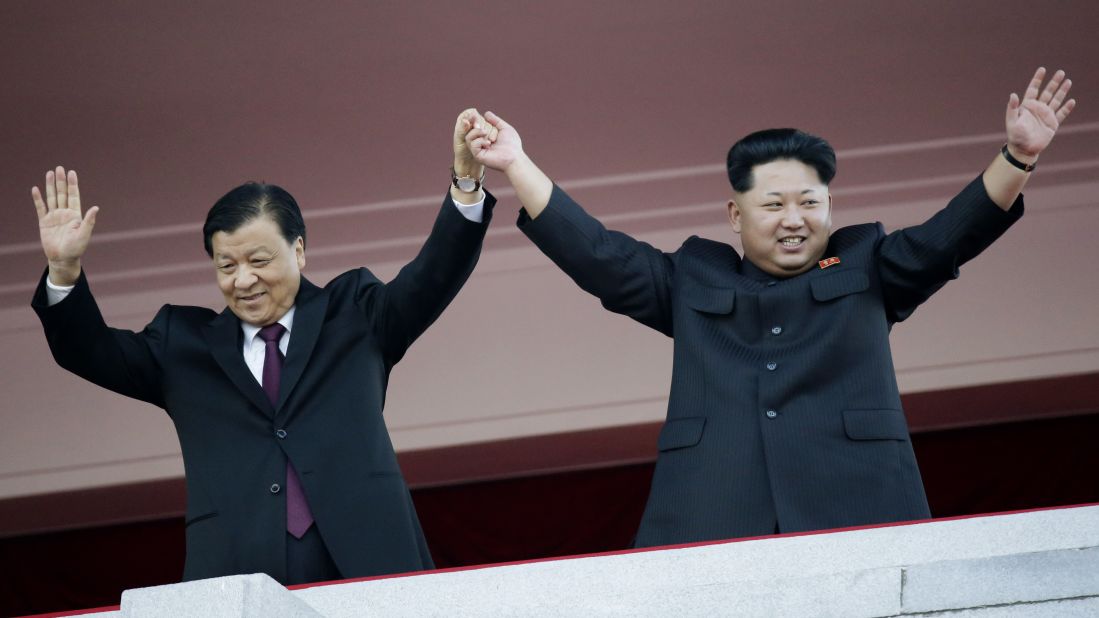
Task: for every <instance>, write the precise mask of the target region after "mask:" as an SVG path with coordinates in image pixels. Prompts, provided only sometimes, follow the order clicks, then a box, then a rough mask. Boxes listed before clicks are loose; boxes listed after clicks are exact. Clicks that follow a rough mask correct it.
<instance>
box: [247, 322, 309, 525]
mask: <svg viewBox="0 0 1099 618" xmlns="http://www.w3.org/2000/svg"><path fill="white" fill-rule="evenodd" d="M285 332H286V327H284V326H283V325H282V324H279V323H277V322H276V323H275V324H270V325H268V326H264V327H263V328H261V329H259V336H260V339H263V341H264V343H266V344H267V349H266V350H265V351H264V353H263V392H265V393H267V398H268V399H270V400H271V405H273V406H274V405H278V401H279V380H280V379H281V378H282V351H281V350H279V339H282V334H283V333H285ZM311 525H313V513H312V512H311V511H310V510H309V503H308V502H306V501H305V492H304V491H302V489H301V482H300V481H299V480H298V473H297V471H296V470H294V464H292V463H290V459H287V460H286V529H287V530H288V531H289V532H290V534H292V535H294V537H295V538H299V539H300V538H301V537H302V535H303V534H305V531H306V530H308V529H309V526H311Z"/></svg>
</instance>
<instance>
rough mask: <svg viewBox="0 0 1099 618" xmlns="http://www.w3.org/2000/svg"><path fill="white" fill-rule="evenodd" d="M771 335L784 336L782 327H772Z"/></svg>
mask: <svg viewBox="0 0 1099 618" xmlns="http://www.w3.org/2000/svg"><path fill="white" fill-rule="evenodd" d="M771 334H772V335H781V334H782V327H781V326H774V327H772V328H771Z"/></svg>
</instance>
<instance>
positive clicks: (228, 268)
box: [218, 264, 233, 273]
mask: <svg viewBox="0 0 1099 618" xmlns="http://www.w3.org/2000/svg"><path fill="white" fill-rule="evenodd" d="M218 270H219V271H221V272H223V273H229V272H233V265H232V264H219V265H218Z"/></svg>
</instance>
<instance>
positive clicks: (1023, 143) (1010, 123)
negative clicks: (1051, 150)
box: [1007, 67, 1076, 163]
mask: <svg viewBox="0 0 1099 618" xmlns="http://www.w3.org/2000/svg"><path fill="white" fill-rule="evenodd" d="M1045 78H1046V69H1045V68H1044V67H1040V68H1039V69H1038V70H1037V71H1035V72H1034V77H1033V78H1031V80H1030V85H1029V86H1027V89H1026V93H1025V94H1024V95H1023V100H1022V101H1020V100H1019V96H1018V95H1016V94H1015V93H1014V92H1013V93H1011V97H1010V99H1009V100H1008V102H1007V147H1008V150H1009V151H1010V152H1011V154H1012V156H1014V157H1015V158H1017V159H1019V160H1020V161H1023V162H1025V163H1033V162H1034V161H1036V160H1037V159H1038V155H1040V154H1041V153H1042V151H1043V150H1045V149H1046V147H1047V146H1049V143H1050V142H1051V141H1053V136H1054V135H1055V134H1056V133H1057V128H1058V127H1060V126H1061V123H1062V122H1064V121H1065V118H1068V115H1069V113H1070V112H1072V109H1073V108H1074V107H1076V99H1068V100H1067V101H1066V100H1065V97H1066V96H1068V91H1069V89H1070V88H1072V80H1070V79H1066V78H1065V72H1064V71H1057V72H1056V73H1054V74H1053V77H1052V78H1051V79H1050V80H1049V83H1048V84H1046V87H1045V89H1043V88H1042V82H1043V81H1044V80H1045Z"/></svg>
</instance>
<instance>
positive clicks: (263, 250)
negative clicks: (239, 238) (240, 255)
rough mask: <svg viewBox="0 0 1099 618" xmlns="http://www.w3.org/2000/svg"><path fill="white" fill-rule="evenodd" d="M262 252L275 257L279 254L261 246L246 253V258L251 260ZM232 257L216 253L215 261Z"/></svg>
mask: <svg viewBox="0 0 1099 618" xmlns="http://www.w3.org/2000/svg"><path fill="white" fill-rule="evenodd" d="M261 252H266V253H270V254H271V255H272V256H274V255H276V254H277V253H278V252H277V251H272V250H271V249H268V248H267V247H266V246H263V245H261V246H259V247H256V248H255V249H252V250H251V251H249V252H248V253H245V254H244V257H246V258H251V257H252V256H254V255H256V254H257V253H261ZM232 257H233V256H231V255H228V254H225V253H215V254H214V259H219V258H221V259H232Z"/></svg>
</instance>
